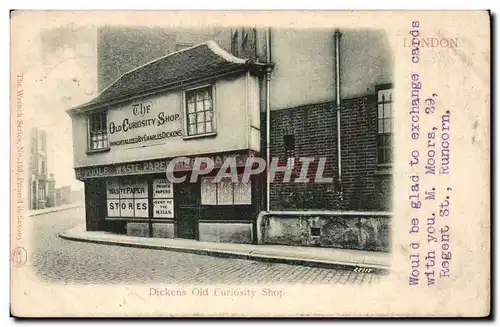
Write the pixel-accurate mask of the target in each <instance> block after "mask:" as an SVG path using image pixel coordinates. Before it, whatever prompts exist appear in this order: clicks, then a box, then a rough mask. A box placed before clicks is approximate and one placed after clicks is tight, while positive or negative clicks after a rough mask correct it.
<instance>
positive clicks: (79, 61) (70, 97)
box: [23, 24, 97, 189]
mask: <svg viewBox="0 0 500 327" xmlns="http://www.w3.org/2000/svg"><path fill="white" fill-rule="evenodd" d="M96 37H97V33H96V29H95V28H91V27H89V28H88V27H84V28H82V27H75V26H74V25H71V24H70V25H66V26H62V27H61V28H57V29H44V30H40V33H39V34H37V35H34V36H33V37H32V38H31V39H30V42H29V44H30V45H31V46H30V47H29V50H28V51H26V52H25V53H23V56H25V60H24V61H23V62H25V63H26V64H25V66H24V67H23V74H24V85H23V88H24V93H25V105H24V107H25V112H26V115H25V118H26V121H25V123H26V124H27V125H28V126H36V127H39V128H41V129H43V130H45V131H46V132H47V149H48V159H47V161H48V162H47V165H48V170H49V173H53V174H54V177H55V179H56V187H60V186H63V185H71V186H72V188H73V189H78V188H82V187H83V184H82V183H80V182H78V181H76V179H75V175H74V170H73V146H72V133H71V119H70V118H69V116H68V115H67V114H66V112H65V111H66V110H67V109H69V108H70V107H72V106H75V105H79V104H82V103H84V102H86V101H88V100H90V99H91V98H93V97H95V96H96V95H97V51H96V43H97V42H96ZM25 131H29V129H28V128H26V129H25Z"/></svg>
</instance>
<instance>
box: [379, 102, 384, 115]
mask: <svg viewBox="0 0 500 327" xmlns="http://www.w3.org/2000/svg"><path fill="white" fill-rule="evenodd" d="M383 117H384V105H383V104H381V103H379V104H378V118H379V119H380V118H383Z"/></svg>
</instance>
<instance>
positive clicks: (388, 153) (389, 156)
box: [385, 148, 392, 163]
mask: <svg viewBox="0 0 500 327" xmlns="http://www.w3.org/2000/svg"><path fill="white" fill-rule="evenodd" d="M391 162H392V149H391V148H386V149H385V163H391Z"/></svg>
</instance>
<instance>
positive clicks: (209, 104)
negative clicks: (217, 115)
mask: <svg viewBox="0 0 500 327" xmlns="http://www.w3.org/2000/svg"><path fill="white" fill-rule="evenodd" d="M204 107H205V110H212V100H211V99H207V100H205V103H204Z"/></svg>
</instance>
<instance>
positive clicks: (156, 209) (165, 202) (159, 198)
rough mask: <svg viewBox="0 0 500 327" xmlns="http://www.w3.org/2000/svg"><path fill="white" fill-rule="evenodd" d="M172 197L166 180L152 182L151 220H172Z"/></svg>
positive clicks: (170, 186) (169, 183)
mask: <svg viewBox="0 0 500 327" xmlns="http://www.w3.org/2000/svg"><path fill="white" fill-rule="evenodd" d="M173 196H174V193H173V189H172V183H171V182H170V181H169V180H168V179H155V180H153V218H174V200H173Z"/></svg>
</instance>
